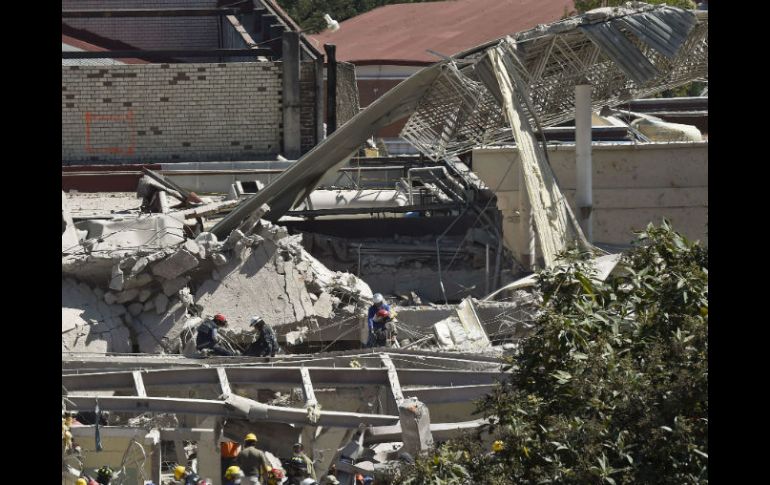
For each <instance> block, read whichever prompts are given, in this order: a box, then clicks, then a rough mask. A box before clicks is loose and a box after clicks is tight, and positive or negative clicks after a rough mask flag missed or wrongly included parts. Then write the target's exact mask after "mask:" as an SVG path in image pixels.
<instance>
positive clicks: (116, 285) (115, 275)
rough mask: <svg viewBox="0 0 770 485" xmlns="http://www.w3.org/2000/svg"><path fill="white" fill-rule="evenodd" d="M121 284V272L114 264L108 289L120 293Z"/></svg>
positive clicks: (117, 265)
mask: <svg viewBox="0 0 770 485" xmlns="http://www.w3.org/2000/svg"><path fill="white" fill-rule="evenodd" d="M123 284H124V278H123V270H121V269H120V264H116V265H115V266H113V267H112V275H111V276H110V289H111V290H115V291H121V290H122V289H123Z"/></svg>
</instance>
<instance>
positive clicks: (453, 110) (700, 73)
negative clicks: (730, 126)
mask: <svg viewBox="0 0 770 485" xmlns="http://www.w3.org/2000/svg"><path fill="white" fill-rule="evenodd" d="M495 44H500V45H502V46H504V47H505V48H506V50H507V51H508V54H509V58H510V59H509V64H508V67H509V69H515V70H516V74H517V75H518V77H519V78H521V79H522V80H523V82H524V84H525V86H518V88H519V89H521V90H522V92H523V93H527V94H528V95H529V97H530V99H531V101H532V107H533V111H534V113H531V114H530V117H531V118H532V120H531V121H532V122H533V125H535V123H534V122H535V121H536V120H535V119H534V118H535V117H536V118H537V121H539V123H540V125H542V126H550V125H555V124H558V123H561V122H564V121H568V120H570V119H572V118H573V117H574V112H575V110H574V86H575V85H577V84H581V83H586V82H587V83H589V84H591V86H592V93H591V99H592V100H593V102H592V107H593V108H594V109H599V108H601V107H603V106H605V105H610V106H612V105H616V104H619V103H621V102H623V101H626V100H630V99H633V98H639V97H645V96H649V95H651V94H654V93H658V92H661V91H663V90H666V89H670V88H673V87H677V86H681V85H683V84H686V83H687V82H690V81H692V80H694V79H698V78H702V77H707V76H708V12H703V11H697V12H692V11H684V10H680V9H676V8H671V7H666V6H647V5H645V6H642V7H638V8H633V9H628V8H614V9H611V10H606V11H604V12H603V13H589V14H585V15H582V16H578V17H572V18H569V19H565V20H562V21H559V22H556V23H553V24H550V25H547V26H540V27H537V28H535V29H532V30H529V31H526V32H522V33H519V34H516V35H514V36H512V37H508V38H507V39H503V40H501V41H499V42H495ZM491 46H492V44H488V45H486V46H482V47H483V48H477V49H475V51H474V52H471V53H469V54H467V55H464V54H460V55H458V56H456V57H455V58H454V60H453V61H452V62H451V63H447V64H446V65H444V66H443V67H442V73H441V75H440V76H438V77H437V79H436V80H435V81H434V83H433V85H432V86H431V87H430V89H429V90H428V91H427V92H426V93H425V95H424V96H423V98H422V100H421V101H420V104H419V105H418V107H417V109H416V110H415V112H414V114H412V116H411V117H410V118H409V121H408V122H407V124H406V125H405V126H404V129H403V131H402V133H401V136H402V137H403V138H405V139H406V140H408V141H409V142H410V143H412V144H413V145H414V146H415V147H416V148H418V149H419V150H420V151H422V152H423V153H425V154H426V155H428V156H429V157H431V158H432V159H434V160H441V159H446V158H449V157H452V156H455V155H457V154H459V153H462V152H465V151H468V150H469V149H470V148H472V147H473V146H477V145H484V144H489V143H493V142H497V141H503V140H510V132H509V131H508V130H507V128H508V125H507V120H506V119H505V116H504V114H503V111H502V109H501V104H502V103H500V96H499V93H497V92H494V88H490V84H494V83H490V82H488V81H489V76H490V73H489V67H488V60H487V59H486V50H487V48H488V47H491Z"/></svg>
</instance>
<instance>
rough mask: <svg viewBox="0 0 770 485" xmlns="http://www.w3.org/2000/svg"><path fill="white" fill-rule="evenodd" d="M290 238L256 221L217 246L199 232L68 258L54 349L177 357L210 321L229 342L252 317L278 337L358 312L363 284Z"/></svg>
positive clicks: (367, 296)
mask: <svg viewBox="0 0 770 485" xmlns="http://www.w3.org/2000/svg"><path fill="white" fill-rule="evenodd" d="M252 225H254V224H253V223H252ZM300 239H301V238H300V237H298V236H294V237H290V236H288V234H287V232H286V230H285V228H283V227H280V226H274V225H272V224H271V223H269V222H267V221H261V222H260V223H258V224H256V225H254V229H253V230H251V231H248V235H246V234H244V233H243V232H241V231H240V230H236V231H233V232H232V233H231V235H230V237H228V239H227V240H226V241H223V242H219V241H217V240H216V238H215V237H214V236H213V235H211V234H209V233H203V234H201V235H200V236H199V237H198V238H197V239H196V240H190V239H188V240H186V241H184V242H183V243H181V244H179V245H177V246H175V247H170V248H163V249H160V250H156V251H154V252H150V253H148V252H147V251H137V252H135V253H133V254H129V255H126V254H124V253H122V252H117V253H115V254H117V256H114V257H113V256H110V255H109V254H107V255H102V256H96V255H92V254H88V255H80V256H68V257H67V258H64V259H63V260H62V263H63V264H62V275H63V278H66V279H64V280H63V282H62V349H63V350H68V351H93V352H128V351H135V352H145V353H161V352H164V353H177V352H180V351H181V350H182V349H183V348H184V343H185V342H186V341H189V340H190V339H191V338H192V337H193V330H194V329H195V327H196V326H197V325H198V324H199V323H200V321H201V318H202V317H203V318H205V317H208V316H211V315H213V314H215V313H223V314H225V315H226V316H227V317H228V320H229V322H230V326H229V330H228V331H226V332H225V335H226V336H227V335H229V336H230V337H231V338H232V337H237V336H238V335H239V334H243V333H245V332H248V331H250V327H249V321H250V318H251V316H252V315H255V314H256V315H260V316H262V317H263V318H265V320H266V321H267V322H268V323H270V324H271V325H273V327H274V328H275V330H276V332H277V333H278V334H279V336H280V335H284V334H285V333H286V332H289V331H293V330H297V329H300V328H302V327H307V328H309V329H313V328H318V327H319V326H320V325H321V324H323V323H326V322H330V321H332V320H333V319H339V318H345V317H350V316H355V315H358V314H359V313H362V312H363V311H365V308H366V306H367V305H368V304H369V302H370V301H371V296H372V292H371V289H370V288H369V287H368V285H366V283H364V282H363V281H361V280H359V279H358V278H356V277H355V276H353V275H350V274H345V273H338V272H334V271H331V270H329V269H327V268H326V267H325V266H323V265H322V264H321V263H319V262H318V261H317V260H316V259H315V258H313V257H312V256H311V255H310V254H308V253H307V252H306V251H305V250H304V249H303V248H302V246H301V243H300ZM84 279H85V280H87V281H88V284H86V282H85V281H83V280H84Z"/></svg>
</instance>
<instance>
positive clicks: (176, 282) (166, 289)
mask: <svg viewBox="0 0 770 485" xmlns="http://www.w3.org/2000/svg"><path fill="white" fill-rule="evenodd" d="M188 281H190V278H189V277H186V276H180V277H178V278H174V279H173V280H168V281H164V282H163V284H162V286H163V294H165V295H166V296H171V295H173V294H175V293H177V292H178V291H179V290H181V289H182V288H184V287H185V286H186V285H187V282H188Z"/></svg>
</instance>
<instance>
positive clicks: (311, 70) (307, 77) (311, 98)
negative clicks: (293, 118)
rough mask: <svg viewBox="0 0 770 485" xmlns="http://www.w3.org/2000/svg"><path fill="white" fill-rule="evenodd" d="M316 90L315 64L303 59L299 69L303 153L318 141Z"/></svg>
mask: <svg viewBox="0 0 770 485" xmlns="http://www.w3.org/2000/svg"><path fill="white" fill-rule="evenodd" d="M315 90H316V86H315V64H314V63H313V62H312V61H303V62H301V63H300V69H299V99H300V103H302V106H301V107H300V114H299V117H300V125H301V126H300V139H301V141H300V143H301V146H302V153H305V152H307V151H308V150H310V149H311V148H313V147H314V146H315V142H316V125H315V123H316V117H315V111H316V110H315V96H316V94H315ZM321 123H323V120H321Z"/></svg>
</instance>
